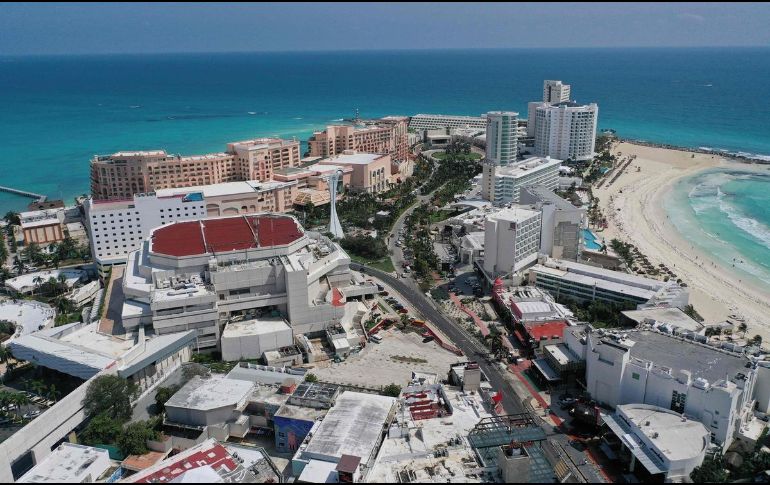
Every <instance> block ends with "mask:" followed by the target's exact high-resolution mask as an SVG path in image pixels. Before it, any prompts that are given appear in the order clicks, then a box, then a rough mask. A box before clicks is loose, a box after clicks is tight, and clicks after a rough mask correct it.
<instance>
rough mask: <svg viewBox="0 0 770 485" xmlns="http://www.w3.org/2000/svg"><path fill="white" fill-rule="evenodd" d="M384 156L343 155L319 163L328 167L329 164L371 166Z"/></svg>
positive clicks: (365, 154) (367, 154) (375, 154)
mask: <svg viewBox="0 0 770 485" xmlns="http://www.w3.org/2000/svg"><path fill="white" fill-rule="evenodd" d="M384 156H386V155H383V154H377V153H341V154H339V155H335V156H334V157H330V158H327V159H325V160H321V161H320V162H319V163H320V164H322V165H328V164H329V163H331V164H340V165H369V164H370V163H372V162H374V161H376V160H379V159H380V158H382V157H384Z"/></svg>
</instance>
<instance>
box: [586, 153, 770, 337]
mask: <svg viewBox="0 0 770 485" xmlns="http://www.w3.org/2000/svg"><path fill="white" fill-rule="evenodd" d="M618 151H619V152H621V153H622V156H623V157H625V156H626V155H636V156H637V158H636V160H634V161H633V162H632V163H631V164H630V165H629V166H628V168H627V169H626V171H625V172H624V173H623V174H622V175H621V176H620V177H619V178H618V179H617V180H616V181H615V182H614V184H613V185H612V186H609V187H608V185H607V183H606V182H605V184H604V185H603V186H602V187H601V188H600V189H594V195H595V196H596V197H599V207H600V208H601V209H602V212H603V214H604V215H605V216H606V217H607V220H608V223H609V227H608V228H607V229H606V230H605V231H603V232H599V233H598V234H600V236H599V237H604V238H606V240H607V241H610V240H611V239H612V238H616V237H617V238H618V239H621V240H624V241H627V242H631V243H633V244H635V245H636V246H637V247H638V248H639V250H640V251H642V253H644V254H645V255H646V256H647V257H648V258H649V259H650V262H651V263H652V264H653V265H654V266H657V264H658V263H664V264H666V265H667V266H668V267H669V268H671V269H672V270H673V271H674V272H675V273H676V274H677V276H678V277H679V278H682V280H683V281H684V282H686V283H687V284H688V285H689V289H690V303H692V304H693V305H694V306H695V309H696V310H697V311H698V313H700V314H701V315H702V316H703V317H704V318H705V319H706V323H714V322H719V321H722V320H724V319H725V318H726V317H727V316H728V315H729V314H732V313H737V314H739V315H742V316H743V317H744V318H745V319H746V323H747V324H748V326H749V330H748V332H747V335H748V336H751V335H754V334H759V335H761V336H762V338H763V341H764V342H768V341H770V289H768V288H763V287H759V286H754V285H752V284H750V283H749V282H747V281H745V280H741V278H740V275H736V274H735V273H734V272H732V271H730V269H729V268H725V267H723V266H722V265H721V264H720V263H719V262H718V261H717V260H716V259H712V258H711V257H710V256H709V255H708V254H705V253H703V252H701V251H699V250H698V249H697V248H696V247H693V246H692V245H691V244H690V243H689V242H687V241H686V240H684V239H683V238H682V236H681V235H680V234H679V232H678V231H677V230H676V228H675V227H674V226H673V224H671V222H669V221H668V220H667V215H666V212H665V210H664V208H663V205H662V204H663V200H664V198H665V197H666V196H667V194H668V192H669V191H670V190H671V188H672V186H673V184H674V183H675V182H676V181H677V180H678V179H680V178H682V177H685V176H688V175H692V174H694V173H696V172H699V171H701V170H705V169H707V168H711V167H718V166H725V167H728V166H740V167H741V168H748V167H750V165H746V164H739V163H738V162H732V161H728V160H724V159H721V158H720V157H717V156H715V155H706V154H698V153H696V154H694V155H695V157H694V158H693V157H692V155H693V154H692V153H690V152H684V151H678V150H668V149H663V148H652V147H645V146H640V145H632V144H629V143H621V144H620V145H618V146H617V147H616V148H615V152H618ZM637 167H641V171H639V172H637V170H636V169H637ZM621 190H622V193H620V191H621ZM617 209H620V210H619V211H618V210H617Z"/></svg>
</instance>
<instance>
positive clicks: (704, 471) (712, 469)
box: [690, 455, 728, 483]
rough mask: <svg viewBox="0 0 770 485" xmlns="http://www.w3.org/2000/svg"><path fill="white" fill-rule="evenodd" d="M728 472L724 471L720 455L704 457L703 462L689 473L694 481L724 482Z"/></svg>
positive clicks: (723, 463) (722, 459)
mask: <svg viewBox="0 0 770 485" xmlns="http://www.w3.org/2000/svg"><path fill="white" fill-rule="evenodd" d="M727 478H728V474H727V471H725V462H724V458H722V455H717V456H715V457H706V459H704V460H703V463H702V464H701V465H700V466H699V467H696V468H695V469H694V470H693V471H692V473H690V479H691V480H692V481H693V482H694V483H724V482H726V481H727Z"/></svg>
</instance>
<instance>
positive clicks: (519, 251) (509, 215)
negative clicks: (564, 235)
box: [484, 208, 541, 279]
mask: <svg viewBox="0 0 770 485" xmlns="http://www.w3.org/2000/svg"><path fill="white" fill-rule="evenodd" d="M540 224H541V215H540V212H538V211H532V210H527V209H522V208H512V209H503V210H501V211H499V212H497V213H495V214H492V215H490V216H489V217H488V218H487V221H486V224H485V231H484V271H485V272H486V273H487V275H488V276H489V277H490V278H491V279H494V278H495V277H497V276H499V275H509V274H512V273H518V272H519V271H521V270H522V269H524V268H526V267H527V266H529V265H531V264H534V263H535V262H536V261H537V251H538V248H539V247H540Z"/></svg>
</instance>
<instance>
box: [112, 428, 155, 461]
mask: <svg viewBox="0 0 770 485" xmlns="http://www.w3.org/2000/svg"><path fill="white" fill-rule="evenodd" d="M158 424H159V421H158V420H151V421H135V422H133V423H128V424H127V425H125V426H124V427H123V430H122V431H121V433H120V434H119V435H118V438H117V445H118V449H119V450H120V452H121V453H123V455H125V456H128V455H143V454H145V453H147V452H148V451H150V450H149V449H148V448H147V440H156V439H158V437H159V436H160V433H159V432H158V431H157V430H156V429H155V428H156V426H157V425H158Z"/></svg>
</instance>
